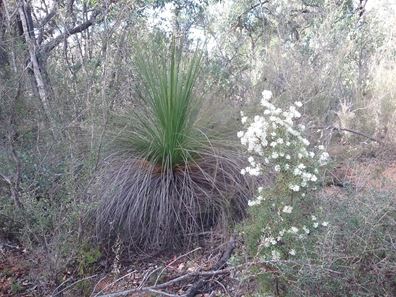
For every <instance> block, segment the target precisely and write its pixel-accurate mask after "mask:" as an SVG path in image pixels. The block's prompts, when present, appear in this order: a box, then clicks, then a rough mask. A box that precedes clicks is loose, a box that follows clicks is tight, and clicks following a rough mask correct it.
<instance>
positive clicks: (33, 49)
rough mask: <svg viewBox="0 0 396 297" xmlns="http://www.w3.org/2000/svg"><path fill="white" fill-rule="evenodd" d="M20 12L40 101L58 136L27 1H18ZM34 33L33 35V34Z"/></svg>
mask: <svg viewBox="0 0 396 297" xmlns="http://www.w3.org/2000/svg"><path fill="white" fill-rule="evenodd" d="M18 13H19V17H20V19H21V22H22V27H23V33H24V37H25V41H26V44H27V46H28V50H29V57H30V62H31V66H32V71H33V75H34V80H35V83H36V86H37V90H38V94H39V97H40V101H41V104H42V107H43V111H44V114H45V117H46V118H47V120H48V121H49V123H50V129H51V132H52V134H53V136H54V137H55V138H56V134H55V127H56V125H55V120H54V117H53V116H52V113H51V110H50V107H49V97H50V96H49V90H48V89H49V87H48V85H47V84H46V81H45V78H44V76H43V63H41V62H40V61H39V59H38V58H37V53H38V50H37V43H36V40H35V38H34V31H33V28H31V26H30V22H29V19H31V15H29V13H30V8H29V7H28V4H27V3H26V2H25V1H18ZM32 35H33V36H32Z"/></svg>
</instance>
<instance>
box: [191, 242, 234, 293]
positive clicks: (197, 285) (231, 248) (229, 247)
mask: <svg viewBox="0 0 396 297" xmlns="http://www.w3.org/2000/svg"><path fill="white" fill-rule="evenodd" d="M235 243H236V241H235V238H234V237H232V238H231V240H230V241H229V242H228V244H227V248H226V250H225V251H224V253H223V255H222V257H221V258H220V260H219V261H218V262H217V263H216V264H215V265H214V266H213V268H212V270H214V271H219V270H221V269H223V268H224V267H225V265H226V264H227V261H228V259H229V258H230V257H231V254H232V252H233V251H234V249H235ZM206 282H207V277H205V278H202V279H199V280H198V281H197V282H196V283H195V284H194V285H193V286H192V287H191V288H190V289H189V290H188V291H187V294H186V297H194V296H195V295H196V294H198V293H199V292H200V290H201V289H202V288H203V286H204V285H205V283H206Z"/></svg>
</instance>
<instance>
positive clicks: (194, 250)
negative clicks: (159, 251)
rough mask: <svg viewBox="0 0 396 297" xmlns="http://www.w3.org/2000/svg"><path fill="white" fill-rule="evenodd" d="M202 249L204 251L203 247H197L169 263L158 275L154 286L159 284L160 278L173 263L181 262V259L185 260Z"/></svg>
mask: <svg viewBox="0 0 396 297" xmlns="http://www.w3.org/2000/svg"><path fill="white" fill-rule="evenodd" d="M200 249H202V248H201V247H197V248H196V249H193V250H192V251H189V252H187V253H185V254H183V255H180V256H179V257H177V258H176V259H174V260H172V261H171V262H170V263H168V264H167V265H166V266H165V267H164V268H163V269H162V270H161V272H160V273H159V274H158V276H157V279H156V280H155V283H154V285H156V284H157V283H158V280H159V278H160V277H161V275H162V274H163V273H164V271H165V269H167V268H168V267H170V266H171V265H172V264H173V263H175V262H176V261H178V260H180V259H181V258H184V257H186V256H188V255H190V254H192V253H194V252H196V251H199V250H200Z"/></svg>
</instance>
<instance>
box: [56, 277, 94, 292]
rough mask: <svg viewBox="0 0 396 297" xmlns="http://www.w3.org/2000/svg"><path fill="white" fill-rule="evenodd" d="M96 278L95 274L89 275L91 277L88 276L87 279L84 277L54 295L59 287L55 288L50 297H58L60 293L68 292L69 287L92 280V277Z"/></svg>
mask: <svg viewBox="0 0 396 297" xmlns="http://www.w3.org/2000/svg"><path fill="white" fill-rule="evenodd" d="M96 276H97V274H94V275H91V276H88V277H84V278H82V279H79V280H77V281H75V282H74V283H72V284H70V285H68V286H67V287H65V288H63V289H62V290H60V291H58V292H56V293H54V292H55V291H56V290H57V289H58V288H59V287H58V288H56V289H55V290H54V292H52V295H51V297H56V296H58V295H59V294H60V293H62V292H64V291H66V290H68V289H70V288H71V287H73V286H75V285H77V284H78V283H81V282H82V281H85V280H88V279H91V278H94V277H96Z"/></svg>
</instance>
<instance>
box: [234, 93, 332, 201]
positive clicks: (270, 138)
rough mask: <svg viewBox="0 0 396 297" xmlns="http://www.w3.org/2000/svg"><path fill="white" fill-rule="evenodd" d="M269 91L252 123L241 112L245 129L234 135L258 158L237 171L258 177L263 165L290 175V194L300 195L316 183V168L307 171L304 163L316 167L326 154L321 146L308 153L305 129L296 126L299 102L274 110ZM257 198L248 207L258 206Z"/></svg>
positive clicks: (298, 125) (326, 160) (325, 159)
mask: <svg viewBox="0 0 396 297" xmlns="http://www.w3.org/2000/svg"><path fill="white" fill-rule="evenodd" d="M271 98H272V93H271V91H268V90H264V91H263V93H262V100H261V105H262V106H263V113H262V114H261V115H256V116H255V117H254V118H253V119H252V120H250V119H249V118H248V117H246V116H245V115H244V113H243V112H242V113H241V116H242V123H243V124H247V127H246V130H244V131H239V132H238V134H237V136H238V137H239V138H240V140H241V143H242V145H244V146H246V147H247V150H248V152H249V153H251V154H253V155H255V156H257V157H258V160H256V158H255V157H253V156H250V157H249V158H248V161H249V166H247V167H246V168H244V169H242V170H241V174H243V175H244V174H250V175H252V176H259V175H261V174H262V173H263V169H264V166H268V165H272V166H273V167H272V168H273V170H274V171H275V172H277V173H281V174H287V175H289V176H291V177H292V178H291V179H290V184H289V185H288V187H289V189H290V190H291V191H292V192H303V191H302V189H307V187H308V186H309V185H310V183H314V182H316V181H317V180H318V177H317V173H318V169H317V168H314V169H310V168H309V167H310V166H308V164H312V163H313V162H316V164H317V166H318V167H319V166H323V165H325V164H327V162H328V160H329V154H328V153H327V152H325V151H324V147H323V146H318V147H317V148H314V150H317V151H318V152H319V153H316V154H315V152H314V151H309V150H308V146H309V145H310V143H309V141H308V140H307V139H306V138H305V137H303V135H302V132H303V131H304V130H305V126H304V125H301V124H297V123H296V121H297V119H299V118H300V117H301V113H300V112H299V111H298V108H300V107H302V103H301V102H300V101H296V102H294V104H293V105H292V106H290V107H289V109H288V110H287V111H283V110H282V109H280V108H277V107H276V106H275V105H274V104H272V103H271V102H270V99H271ZM260 197H261V196H260V195H259V196H258V197H257V198H256V200H254V201H251V202H250V203H249V205H251V206H254V205H258V204H260V203H261V201H262V199H261V198H260Z"/></svg>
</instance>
